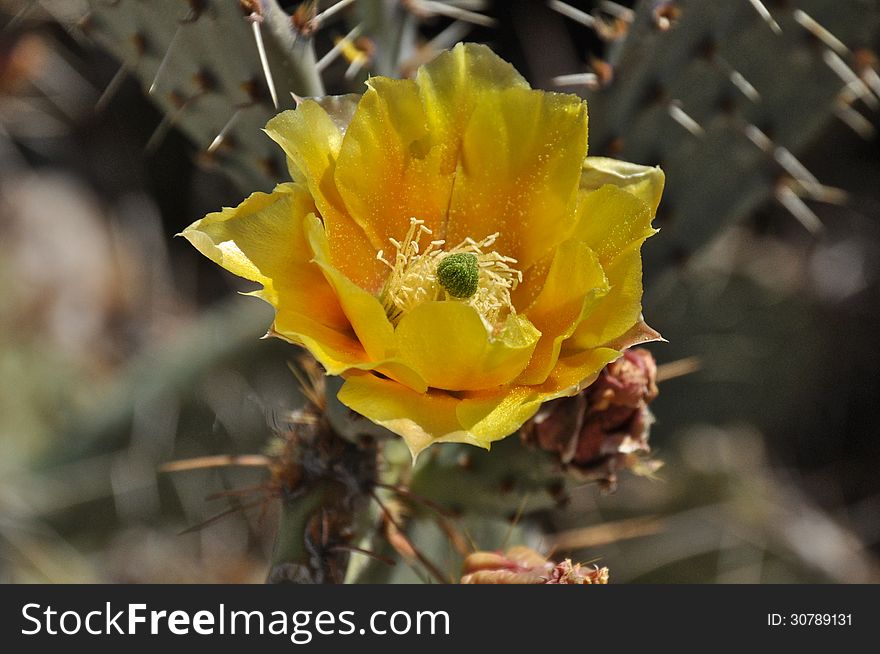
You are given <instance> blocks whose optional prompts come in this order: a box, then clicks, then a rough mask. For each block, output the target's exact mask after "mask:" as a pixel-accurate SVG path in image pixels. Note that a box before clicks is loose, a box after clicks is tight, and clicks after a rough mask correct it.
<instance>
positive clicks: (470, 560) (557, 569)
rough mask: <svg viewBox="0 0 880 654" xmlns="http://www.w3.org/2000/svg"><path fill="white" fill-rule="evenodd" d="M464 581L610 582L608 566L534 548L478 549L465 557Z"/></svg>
mask: <svg viewBox="0 0 880 654" xmlns="http://www.w3.org/2000/svg"><path fill="white" fill-rule="evenodd" d="M461 583H463V584H607V583H608V568H596V567H593V568H591V567H588V566H582V565H581V564H580V563H572V562H571V559H566V560H565V561H562V562H561V563H554V562H553V561H548V560H547V559H546V558H545V557H543V556H541V555H540V554H539V553H538V552H536V551H535V550H533V549H530V548H528V547H524V546H516V547H511V548H510V549H509V550H507V551H506V552H504V553H503V554H502V553H501V552H474V553H473V554H470V555H469V556H468V557H467V558H466V559H465V560H464V566H463V570H462V577H461Z"/></svg>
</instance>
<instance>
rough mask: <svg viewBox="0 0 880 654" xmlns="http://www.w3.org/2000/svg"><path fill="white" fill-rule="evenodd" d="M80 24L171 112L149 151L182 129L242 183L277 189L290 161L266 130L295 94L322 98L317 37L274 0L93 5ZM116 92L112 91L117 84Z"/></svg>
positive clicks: (131, 0) (125, 0)
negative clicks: (301, 31) (296, 25)
mask: <svg viewBox="0 0 880 654" xmlns="http://www.w3.org/2000/svg"><path fill="white" fill-rule="evenodd" d="M89 7H90V12H89V13H88V14H87V15H86V16H85V17H84V18H82V19H81V21H80V23H79V25H80V27H81V28H82V29H83V30H84V31H85V33H86V34H87V35H88V36H89V37H91V38H92V39H94V40H95V41H96V42H97V43H99V44H100V45H101V46H103V47H105V48H107V49H108V50H109V51H110V52H112V53H113V54H114V55H115V56H116V58H117V59H119V61H120V62H121V64H122V69H123V70H122V71H121V72H123V71H124V72H127V73H129V74H131V75H134V76H136V77H137V78H138V79H139V80H140V81H141V84H142V85H143V87H144V91H145V92H146V93H147V94H148V95H149V96H150V98H151V99H152V100H153V101H154V102H155V103H156V104H157V105H158V106H159V107H160V108H161V109H162V110H163V111H164V112H165V121H164V122H163V124H161V125H160V126H159V127H158V128H157V130H156V132H155V133H154V135H153V137H152V138H151V140H150V143H148V144H147V149H151V148H154V147H156V146H158V145H159V143H160V141H161V138H162V137H163V135H164V133H165V132H166V131H167V130H168V129H172V128H177V129H180V130H182V131H183V132H184V133H185V134H186V135H187V136H188V137H189V138H190V140H192V142H193V143H194V144H195V145H196V147H197V148H198V149H199V151H200V155H199V156H200V159H201V161H202V162H203V163H205V164H209V165H219V166H221V167H222V168H223V169H224V170H225V171H226V172H227V173H228V174H229V175H230V176H232V178H233V179H234V180H235V181H236V182H237V183H238V184H239V185H241V186H242V187H250V188H252V189H253V188H266V187H271V185H272V184H274V183H275V182H276V181H277V180H278V179H280V178H281V177H282V176H283V172H282V171H283V170H284V160H283V157H281V156H279V155H278V153H277V152H276V151H275V150H276V149H275V148H272V147H271V145H270V143H269V141H268V139H265V138H262V137H261V136H262V132H261V131H260V130H262V128H263V127H264V126H265V124H266V122H267V121H268V120H269V118H270V117H271V116H272V115H274V114H275V113H277V111H279V110H282V109H290V108H293V106H294V104H295V103H294V99H293V96H292V95H291V94H296V95H299V96H317V95H322V94H323V92H324V87H323V84H322V82H321V78H320V76H319V75H318V71H317V68H316V66H315V64H316V62H315V53H314V49H313V45H312V41H311V38H309V37H307V36H304V35H301V34H298V33H297V31H296V29H295V28H294V25H293V23H292V22H291V19H290V17H289V16H288V15H287V14H286V13H285V12H284V11H282V9H281V8H280V7H279V6H278V3H277V2H276V1H275V0H259V1H256V2H238V1H230V2H217V1H216V0H214V1H209V0H191V1H189V2H184V1H182V0H157V1H156V2H141V1H140V0H118V1H117V2H112V3H111V2H103V1H101V0H92V1H91V2H89ZM108 91H110V92H112V88H109V89H108Z"/></svg>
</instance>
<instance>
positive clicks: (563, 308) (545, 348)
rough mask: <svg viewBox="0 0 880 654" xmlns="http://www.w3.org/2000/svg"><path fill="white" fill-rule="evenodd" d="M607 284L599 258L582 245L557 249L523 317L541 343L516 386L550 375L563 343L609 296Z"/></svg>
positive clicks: (579, 242)
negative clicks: (593, 309) (537, 332)
mask: <svg viewBox="0 0 880 654" xmlns="http://www.w3.org/2000/svg"><path fill="white" fill-rule="evenodd" d="M608 288H609V287H608V281H607V280H606V279H605V273H604V272H603V270H602V266H601V265H600V263H599V260H598V258H597V257H596V255H595V254H594V253H593V251H592V250H591V249H590V248H589V247H587V245H586V244H585V243H583V242H581V241H575V240H570V241H566V242H565V243H563V244H562V245H560V246H559V247H558V248H557V249H556V253H555V256H554V258H553V263H552V264H551V266H550V270H549V272H548V274H547V278H546V281H545V282H544V286H543V288H542V289H541V292H540V294H539V295H538V297H537V298H536V299H535V301H534V302H533V303H532V304H531V306H529V307H528V309H526V311H525V315H526V316H528V318H529V320H531V321H532V323H533V324H534V325H535V327H536V328H537V329H539V330H540V332H541V339H540V340H539V341H538V345H537V347H536V348H535V351H534V353H533V354H532V359H531V361H529V365H528V367H527V368H526V369H525V370H524V371H523V373H522V374H521V375H520V376H519V378H518V379H517V383H519V384H540V383H542V382H543V381H544V380H545V379H547V376H548V375H549V374H550V372H551V370H552V369H553V366H555V365H556V360H557V359H558V358H559V351H560V349H561V347H562V342H563V341H564V340H565V339H566V338H568V337H569V336H571V335H572V333H574V330H575V328H576V327H577V326H578V325H579V324H580V322H581V321H582V320H583V319H584V317H585V316H586V315H587V314H588V313H589V312H590V311H591V309H592V308H593V307H594V306H595V305H596V304H597V302H599V301H600V299H601V298H602V297H603V296H604V295H605V294H606V293H607V292H608Z"/></svg>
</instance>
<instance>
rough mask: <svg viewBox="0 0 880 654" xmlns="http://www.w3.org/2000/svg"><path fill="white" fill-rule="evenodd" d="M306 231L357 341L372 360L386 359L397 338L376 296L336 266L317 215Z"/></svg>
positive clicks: (316, 258)
mask: <svg viewBox="0 0 880 654" xmlns="http://www.w3.org/2000/svg"><path fill="white" fill-rule="evenodd" d="M305 227H306V233H307V235H308V239H309V243H310V245H311V248H312V252H313V253H314V261H315V263H316V264H317V266H318V267H319V269H320V270H321V271H322V272H323V273H324V276H325V277H326V279H327V282H329V283H330V285H331V286H332V287H333V290H334V291H335V292H336V295H337V297H338V298H339V303H340V305H341V306H342V310H343V311H344V312H345V315H346V317H347V318H348V321H349V322H350V323H351V326H352V329H354V332H355V334H357V337H358V340H359V341H360V342H361V344H362V345H363V346H364V349H365V350H366V351H367V354H369V355H370V357H372V358H373V359H383V358H385V357H386V353H387V348H388V346H389V345H390V344H391V341H392V340H393V338H394V327H393V326H392V325H391V322H390V321H389V320H388V316H387V315H386V314H385V309H384V308H383V307H382V304H381V302H379V300H378V299H377V298H376V296H375V295H373V294H371V293H368V292H367V291H365V290H364V289H363V288H361V287H360V286H358V285H357V284H355V283H354V282H352V281H351V280H350V279H348V278H347V277H346V276H345V275H343V274H342V273H341V272H340V271H339V270H337V269H336V268H335V267H334V266H333V264H332V263H331V261H330V252H329V244H328V242H327V235H326V233H325V231H324V225H322V224H321V221H320V220H318V218H317V217H316V216H315V215H314V214H311V215H309V216H308V217H307V218H306V225H305Z"/></svg>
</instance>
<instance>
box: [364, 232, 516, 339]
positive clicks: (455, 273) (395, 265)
mask: <svg viewBox="0 0 880 654" xmlns="http://www.w3.org/2000/svg"><path fill="white" fill-rule="evenodd" d="M423 235H425V236H428V237H430V236H431V235H432V232H431V230H430V229H428V228H427V227H425V222H424V221H423V220H418V219H417V218H411V219H410V226H409V230H408V231H407V233H406V236H405V237H404V239H403V241H402V242H401V241H398V240H396V239H393V238H390V239H388V240H389V241H391V245H393V246H394V249H395V255H394V258H393V259H392V260H388V259H386V258H385V253H384V250H379V252H378V254H377V255H376V258H377V259H379V261H381V262H382V263H384V264H385V265H386V266H388V267H389V268H390V269H391V272H390V273H389V275H388V278H387V279H386V280H385V285H384V286H383V287H382V291H381V293H380V294H379V299H380V300H381V301H382V304H383V306H384V307H385V313H386V314H387V315H388V318H389V319H390V320H391V322H392V323H393V324H395V325H396V324H397V323H398V322H400V319H401V318H402V317H403V315H404V314H405V313H407V312H408V311H410V310H412V309H413V308H415V307H416V306H418V305H420V304H421V303H422V302H428V301H431V300H455V301H459V302H465V303H467V304H469V305H471V306H472V307H474V309H476V311H477V313H479V314H480V316H481V317H482V318H483V321H484V322H485V323H486V326H487V327H488V328H489V329H494V328H495V326H496V325H498V324H499V323H500V322H501V321H502V320H503V319H504V318H506V317H507V315H509V314H511V313H516V310H515V309H514V308H513V304H512V303H511V301H510V292H511V291H512V290H513V289H515V288H516V286H517V284H519V283H520V282H521V281H522V273H521V272H520V271H519V270H517V269H516V268H513V267H511V264H515V263H516V259H513V258H511V257H506V256H503V255H502V254H500V253H498V252H496V251H494V250H492V249H491V248H492V246H493V245H494V244H495V242H496V241H497V240H498V236H499V235H498V234H497V233H495V234H491V235H490V236H487V237H486V238H484V239H483V240H481V241H475V240H474V239H472V238H466V239H465V240H463V241H462V242H461V243H459V244H458V245H456V246H455V247H453V248H450V249H448V250H447V249H444V246H445V245H446V242H445V241H442V240H432V241H429V242H428V244H427V245H426V246H425V247H424V249H422V246H421V244H420V241H421V238H422V236H423Z"/></svg>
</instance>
